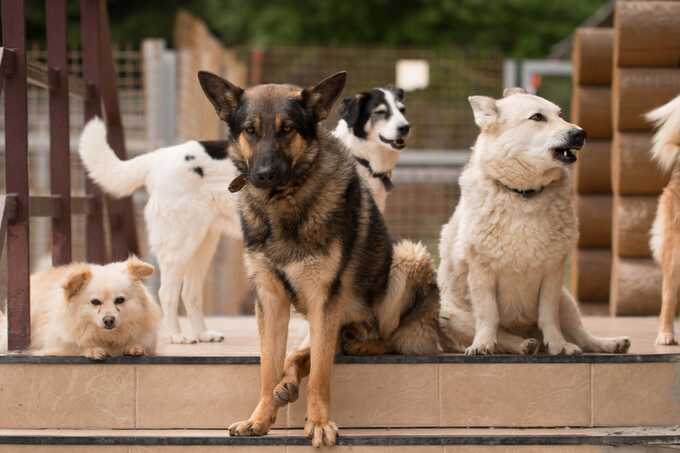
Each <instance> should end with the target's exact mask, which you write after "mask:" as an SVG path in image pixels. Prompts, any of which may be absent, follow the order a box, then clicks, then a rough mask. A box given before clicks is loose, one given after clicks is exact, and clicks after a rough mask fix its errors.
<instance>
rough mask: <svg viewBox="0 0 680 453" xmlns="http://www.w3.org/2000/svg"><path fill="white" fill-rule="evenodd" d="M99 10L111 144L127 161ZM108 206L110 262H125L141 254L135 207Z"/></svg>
mask: <svg viewBox="0 0 680 453" xmlns="http://www.w3.org/2000/svg"><path fill="white" fill-rule="evenodd" d="M100 5H101V6H100V8H99V14H100V16H99V62H100V68H101V70H100V74H99V75H100V87H101V96H102V101H103V104H104V112H105V115H104V116H105V118H106V129H107V131H108V141H109V143H110V145H111V148H112V149H113V150H114V151H115V152H116V155H117V156H118V157H119V158H120V159H122V160H125V159H127V151H126V149H125V133H124V130H123V121H122V118H121V114H120V106H119V103H118V88H117V87H118V84H117V81H116V79H117V77H116V68H115V66H114V61H113V52H112V50H111V34H110V31H109V15H108V12H107V10H106V4H105V3H103V2H102V3H100ZM106 202H107V204H106V206H107V212H108V218H109V231H110V233H111V259H112V260H114V261H122V260H125V259H127V257H128V256H129V255H130V254H131V253H134V254H135V255H139V254H140V250H139V243H138V241H137V230H136V228H135V215H134V207H133V205H132V197H125V198H121V199H114V198H112V197H106Z"/></svg>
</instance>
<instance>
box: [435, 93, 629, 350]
mask: <svg viewBox="0 0 680 453" xmlns="http://www.w3.org/2000/svg"><path fill="white" fill-rule="evenodd" d="M469 101H470V104H471V106H472V110H473V112H474V119H475V123H476V124H477V125H478V126H479V128H480V129H481V132H480V134H479V137H478V138H477V141H476V143H475V146H474V149H473V154H472V157H471V160H470V163H469V164H468V165H467V167H466V168H465V170H464V171H463V174H462V175H461V178H460V186H461V199H460V203H459V204H458V206H457V208H456V210H455V212H454V214H453V216H452V218H451V220H450V221H449V223H448V224H447V225H445V226H444V228H443V230H442V236H441V243H440V255H441V263H440V267H439V272H438V283H439V287H440V290H441V297H442V308H441V323H442V328H443V331H444V333H445V335H446V337H447V342H448V343H449V344H447V345H445V346H446V349H447V350H452V351H462V350H464V351H465V353H466V354H470V355H474V354H490V353H494V352H505V353H518V354H528V353H533V352H535V351H536V350H537V348H538V346H539V344H538V341H537V339H539V338H542V341H543V343H544V345H545V348H546V350H547V351H548V352H549V353H550V354H578V353H581V352H582V351H590V352H625V351H627V350H628V348H629V346H630V341H629V340H628V338H624V337H620V338H606V339H605V338H596V337H594V336H592V335H591V334H589V333H588V332H587V331H586V330H585V329H584V328H583V325H582V323H581V317H580V313H579V311H578V307H577V305H576V303H575V302H574V300H573V299H572V297H571V295H570V294H569V293H568V292H567V291H566V289H564V288H563V287H562V284H563V279H564V266H565V261H566V259H567V256H568V254H569V251H570V250H571V249H572V247H573V246H574V243H575V241H576V239H577V236H578V228H577V220H576V213H575V209H574V204H573V199H572V192H571V185H570V179H569V177H570V170H569V169H568V167H569V165H570V164H571V163H573V162H575V161H576V156H575V154H574V150H577V149H580V148H581V147H582V146H583V143H584V140H585V133H584V131H583V130H582V129H581V128H579V127H578V126H576V125H574V124H570V123H568V122H567V121H565V120H563V119H562V118H561V117H560V109H559V107H558V106H556V105H555V104H553V103H551V102H549V101H547V100H545V99H543V98H540V97H538V96H533V95H529V94H526V93H525V92H524V91H523V90H521V89H517V88H516V89H509V90H506V92H505V93H504V97H503V98H502V99H499V100H496V99H493V98H490V97H484V96H472V97H470V98H469ZM536 328H538V329H539V330H540V332H537V331H536Z"/></svg>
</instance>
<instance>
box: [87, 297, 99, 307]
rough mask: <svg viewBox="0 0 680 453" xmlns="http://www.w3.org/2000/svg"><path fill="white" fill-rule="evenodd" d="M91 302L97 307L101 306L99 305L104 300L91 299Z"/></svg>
mask: <svg viewBox="0 0 680 453" xmlns="http://www.w3.org/2000/svg"><path fill="white" fill-rule="evenodd" d="M90 303H91V304H92V305H94V306H95V307H97V306H99V305H101V304H102V301H101V300H99V299H92V300H91V301H90Z"/></svg>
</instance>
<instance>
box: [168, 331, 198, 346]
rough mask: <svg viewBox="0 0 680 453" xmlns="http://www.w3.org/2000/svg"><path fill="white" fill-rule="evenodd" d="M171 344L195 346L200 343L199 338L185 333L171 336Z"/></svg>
mask: <svg viewBox="0 0 680 453" xmlns="http://www.w3.org/2000/svg"><path fill="white" fill-rule="evenodd" d="M170 343H172V344H195V343H198V338H196V337H192V336H191V335H185V334H183V333H180V332H178V333H174V334H172V335H171V336H170Z"/></svg>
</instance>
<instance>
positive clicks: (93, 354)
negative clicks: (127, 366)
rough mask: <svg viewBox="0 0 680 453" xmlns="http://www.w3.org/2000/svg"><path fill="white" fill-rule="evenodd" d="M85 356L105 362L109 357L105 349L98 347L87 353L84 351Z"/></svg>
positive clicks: (87, 350) (86, 350)
mask: <svg viewBox="0 0 680 453" xmlns="http://www.w3.org/2000/svg"><path fill="white" fill-rule="evenodd" d="M83 355H84V356H85V357H87V358H88V359H92V360H104V359H105V358H106V356H108V354H107V353H106V351H105V350H104V349H102V348H98V347H96V346H95V347H92V348H87V349H85V351H83Z"/></svg>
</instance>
